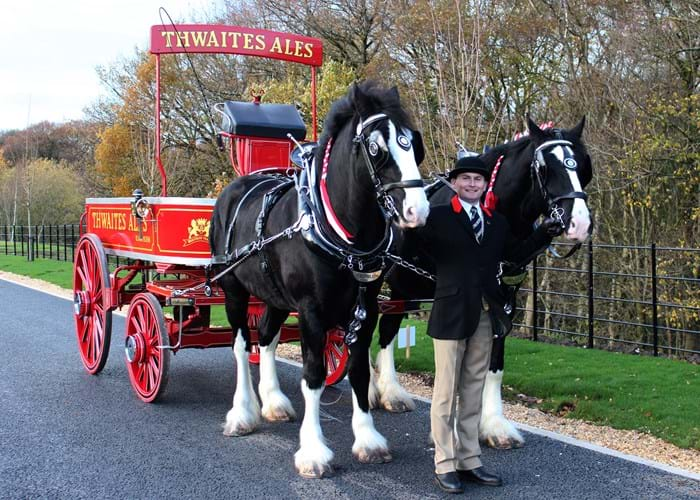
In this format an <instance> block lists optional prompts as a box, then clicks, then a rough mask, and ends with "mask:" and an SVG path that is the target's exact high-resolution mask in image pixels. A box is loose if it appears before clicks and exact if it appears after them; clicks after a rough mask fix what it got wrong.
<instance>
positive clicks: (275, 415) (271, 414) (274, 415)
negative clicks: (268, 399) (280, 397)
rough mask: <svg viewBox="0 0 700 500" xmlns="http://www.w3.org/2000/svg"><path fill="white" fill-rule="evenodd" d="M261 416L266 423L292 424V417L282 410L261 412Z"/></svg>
mask: <svg viewBox="0 0 700 500" xmlns="http://www.w3.org/2000/svg"><path fill="white" fill-rule="evenodd" d="M262 416H263V418H264V419H265V420H267V421H268V422H292V421H294V415H290V414H289V413H287V412H286V411H284V409H281V408H280V409H277V410H263V412H262Z"/></svg>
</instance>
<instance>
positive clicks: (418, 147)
mask: <svg viewBox="0 0 700 500" xmlns="http://www.w3.org/2000/svg"><path fill="white" fill-rule="evenodd" d="M411 135H412V136H413V139H411V145H412V146H413V156H414V157H415V158H416V165H420V164H421V163H423V160H424V159H425V148H424V147H423V136H422V135H421V133H420V132H418V131H417V130H411Z"/></svg>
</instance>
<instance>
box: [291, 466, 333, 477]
mask: <svg viewBox="0 0 700 500" xmlns="http://www.w3.org/2000/svg"><path fill="white" fill-rule="evenodd" d="M297 472H298V473H299V475H300V476H301V477H303V478H304V479H323V478H324V477H331V476H332V475H333V466H332V465H331V464H302V465H297Z"/></svg>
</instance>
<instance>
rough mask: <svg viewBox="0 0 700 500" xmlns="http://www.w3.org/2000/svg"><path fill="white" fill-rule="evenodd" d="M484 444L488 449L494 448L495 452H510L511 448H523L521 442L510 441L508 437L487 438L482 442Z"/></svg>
mask: <svg viewBox="0 0 700 500" xmlns="http://www.w3.org/2000/svg"><path fill="white" fill-rule="evenodd" d="M484 443H486V445H487V446H488V447H489V448H495V449H497V450H511V449H513V448H522V447H523V446H524V444H525V443H524V442H523V441H519V440H517V439H512V438H508V437H503V438H500V437H498V436H488V437H486V439H485V440H484Z"/></svg>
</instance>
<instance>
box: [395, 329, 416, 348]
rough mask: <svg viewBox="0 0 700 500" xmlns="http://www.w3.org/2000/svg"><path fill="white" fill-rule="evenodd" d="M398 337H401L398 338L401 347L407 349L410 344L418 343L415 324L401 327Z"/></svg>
mask: <svg viewBox="0 0 700 500" xmlns="http://www.w3.org/2000/svg"><path fill="white" fill-rule="evenodd" d="M398 337H399V338H398V340H399V344H398V347H399V349H405V348H406V346H407V345H408V346H414V345H416V327H415V326H407V327H406V328H399V335H398ZM407 341H408V342H407Z"/></svg>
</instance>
